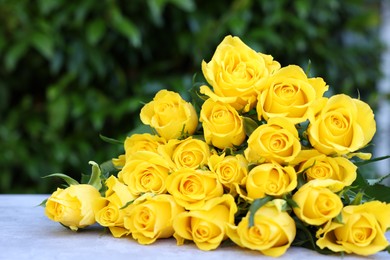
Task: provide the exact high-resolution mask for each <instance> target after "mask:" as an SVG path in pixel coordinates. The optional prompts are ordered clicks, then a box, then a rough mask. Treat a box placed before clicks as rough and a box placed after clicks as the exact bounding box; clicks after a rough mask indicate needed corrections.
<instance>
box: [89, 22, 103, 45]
mask: <svg viewBox="0 0 390 260" xmlns="http://www.w3.org/2000/svg"><path fill="white" fill-rule="evenodd" d="M86 30H87V34H86V37H87V41H88V43H90V44H92V45H95V44H96V43H98V42H99V41H100V40H101V39H102V37H103V35H104V33H105V32H106V23H105V22H104V21H103V19H96V20H94V21H92V22H90V23H89V24H88V25H87V28H86Z"/></svg>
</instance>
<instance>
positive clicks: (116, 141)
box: [99, 134, 123, 145]
mask: <svg viewBox="0 0 390 260" xmlns="http://www.w3.org/2000/svg"><path fill="white" fill-rule="evenodd" d="M99 137H100V139H102V140H103V141H105V142H107V143H110V144H120V145H123V142H122V141H119V140H116V139H114V138H110V137H107V136H104V135H102V134H100V135H99Z"/></svg>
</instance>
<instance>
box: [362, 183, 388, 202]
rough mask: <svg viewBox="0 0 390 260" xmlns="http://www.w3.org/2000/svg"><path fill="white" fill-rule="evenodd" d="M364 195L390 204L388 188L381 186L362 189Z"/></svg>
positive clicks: (376, 185)
mask: <svg viewBox="0 0 390 260" xmlns="http://www.w3.org/2000/svg"><path fill="white" fill-rule="evenodd" d="M364 194H365V195H368V196H370V197H372V198H373V199H375V200H379V201H382V202H386V203H390V187H389V186H385V185H382V184H375V185H369V186H367V187H366V188H365V189H364Z"/></svg>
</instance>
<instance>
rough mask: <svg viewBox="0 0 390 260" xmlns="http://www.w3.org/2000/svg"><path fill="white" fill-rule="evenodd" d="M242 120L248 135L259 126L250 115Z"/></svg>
mask: <svg viewBox="0 0 390 260" xmlns="http://www.w3.org/2000/svg"><path fill="white" fill-rule="evenodd" d="M242 120H243V122H244V131H245V134H246V135H247V136H250V135H251V134H252V133H253V131H255V130H256V128H257V127H258V126H259V125H258V124H257V123H256V121H255V120H253V119H252V118H250V117H246V116H243V117H242Z"/></svg>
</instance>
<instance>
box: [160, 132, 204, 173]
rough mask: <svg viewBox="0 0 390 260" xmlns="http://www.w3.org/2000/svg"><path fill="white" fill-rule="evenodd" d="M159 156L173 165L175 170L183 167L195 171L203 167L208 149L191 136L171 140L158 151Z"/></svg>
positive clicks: (202, 142)
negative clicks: (161, 155)
mask: <svg viewBox="0 0 390 260" xmlns="http://www.w3.org/2000/svg"><path fill="white" fill-rule="evenodd" d="M159 152H160V154H163V155H165V156H166V157H167V158H168V160H171V161H172V162H173V163H174V164H175V168H176V169H180V168H183V167H187V168H192V169H197V168H201V167H203V166H204V165H205V164H206V163H207V160H208V158H209V157H210V147H209V146H208V144H207V143H205V142H204V141H202V140H199V139H194V138H192V136H190V137H188V138H186V139H184V140H177V139H171V140H169V142H168V143H167V144H166V145H164V146H162V147H161V148H160V149H159Z"/></svg>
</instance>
